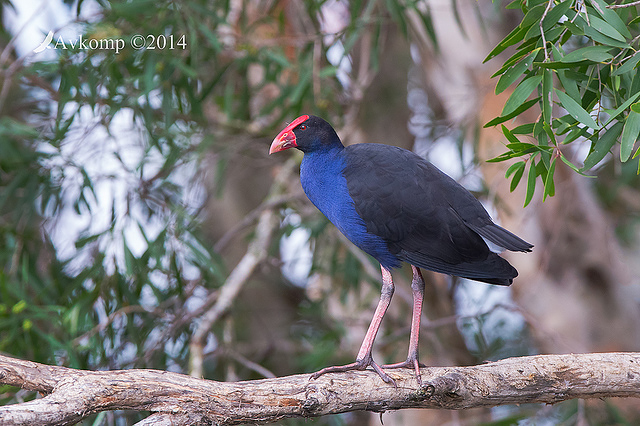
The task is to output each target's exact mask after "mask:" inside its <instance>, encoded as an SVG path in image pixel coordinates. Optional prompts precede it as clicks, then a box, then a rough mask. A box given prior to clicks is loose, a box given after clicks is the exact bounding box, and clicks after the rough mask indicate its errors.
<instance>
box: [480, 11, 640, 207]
mask: <svg viewBox="0 0 640 426" xmlns="http://www.w3.org/2000/svg"><path fill="white" fill-rule="evenodd" d="M625 3H630V2H627V1H623V2H621V3H620V4H615V5H614V2H605V1H604V0H589V1H587V2H583V1H574V0H565V1H553V0H548V1H545V0H532V1H522V2H520V1H514V2H512V3H511V4H509V5H508V6H507V8H510V9H520V10H521V11H522V13H523V15H524V16H523V18H522V21H521V22H520V24H519V25H518V26H517V27H516V28H514V29H513V31H511V32H510V33H509V34H508V35H507V36H506V37H505V38H504V39H503V40H502V41H501V42H500V43H498V45H497V46H496V47H495V48H494V49H493V51H492V52H491V53H490V54H489V55H488V56H487V58H486V59H485V61H487V60H490V59H492V58H494V57H496V56H497V55H499V54H501V53H503V52H505V51H506V50H507V49H508V48H511V47H512V46H516V48H515V52H512V54H511V56H510V57H509V59H507V60H506V61H505V62H504V64H503V65H502V67H501V68H500V69H499V70H498V71H497V72H496V73H495V74H494V77H499V79H498V82H497V84H496V89H495V91H496V93H501V92H503V91H505V90H507V89H511V88H513V91H512V92H511V94H510V96H509V99H508V100H507V101H506V103H505V105H504V108H503V110H502V113H501V115H500V116H499V117H496V118H495V119H493V120H491V121H490V122H489V123H487V124H486V126H495V125H498V124H501V123H505V122H508V121H510V120H512V119H514V118H517V117H522V116H523V114H526V111H527V110H529V109H531V108H533V107H534V106H537V107H538V108H539V110H540V111H541V113H540V115H539V116H538V117H537V119H536V120H535V121H532V122H531V120H530V119H526V118H525V119H524V121H525V122H524V123H523V124H519V125H518V126H517V127H515V128H512V129H509V128H508V127H506V126H505V125H502V131H503V133H504V135H505V137H506V139H507V145H506V148H507V151H506V152H505V153H504V154H502V155H500V156H499V157H497V158H495V159H494V160H493V161H503V160H508V159H512V158H522V159H521V160H520V161H518V162H516V163H513V164H512V165H511V167H510V168H509V169H508V171H507V177H510V178H511V189H512V190H513V189H515V188H516V187H517V186H518V184H519V183H520V182H521V181H522V179H523V177H525V176H526V178H525V179H524V182H525V183H524V184H525V185H526V187H527V191H526V196H525V201H524V204H525V206H526V205H527V204H529V203H530V202H531V200H532V199H533V193H534V191H535V184H536V181H537V180H538V178H539V179H540V180H541V181H542V183H543V187H544V197H543V198H546V197H547V196H552V195H554V193H555V186H554V179H553V176H554V172H555V167H556V161H557V160H558V159H560V160H561V161H563V162H564V163H565V164H567V165H568V166H569V167H571V168H572V169H573V170H574V171H575V172H577V173H581V174H586V173H587V172H589V171H590V170H592V169H593V168H594V167H595V166H596V165H598V164H599V163H601V161H602V160H603V159H605V157H606V156H607V154H608V153H610V152H617V154H616V158H617V159H619V161H620V162H622V163H626V162H628V161H630V160H632V159H636V158H638V154H640V149H636V148H634V146H635V144H636V141H637V140H638V138H639V136H640V77H639V74H638V72H637V66H638V63H639V61H640V56H639V55H637V54H636V53H637V49H638V35H639V34H640V32H639V30H640V27H639V26H638V24H639V22H640V17H639V16H638V10H637V7H636V6H635V5H632V4H629V5H625ZM521 121H522V120H521ZM523 137H526V140H527V141H523ZM584 140H587V141H588V142H589V144H590V149H589V152H588V155H587V156H586V158H584V161H583V164H582V166H578V165H576V164H574V163H576V161H575V160H573V159H572V157H573V156H574V155H572V154H571V153H570V150H569V149H568V148H567V147H565V145H568V144H571V143H572V142H576V141H579V142H580V141H584ZM580 160H581V161H582V159H580ZM639 160H640V159H639ZM637 172H638V173H640V162H639V163H638V165H637Z"/></svg>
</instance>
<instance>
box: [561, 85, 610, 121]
mask: <svg viewBox="0 0 640 426" xmlns="http://www.w3.org/2000/svg"><path fill="white" fill-rule="evenodd" d="M555 92H556V96H557V97H558V99H559V100H560V103H561V104H562V107H563V108H564V109H566V110H567V112H568V113H569V114H571V116H572V117H573V118H575V119H576V120H578V121H579V122H581V123H582V124H584V125H585V126H587V127H591V128H592V129H595V130H598V129H599V128H600V127H599V126H598V124H597V123H596V122H595V120H594V119H593V117H591V116H590V115H589V113H588V112H587V111H585V110H584V108H582V106H580V104H579V103H578V102H576V101H575V100H574V99H573V98H571V97H570V96H569V95H567V94H566V93H564V92H562V91H560V90H558V89H556V91H555Z"/></svg>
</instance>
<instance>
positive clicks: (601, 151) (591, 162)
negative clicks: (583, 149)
mask: <svg viewBox="0 0 640 426" xmlns="http://www.w3.org/2000/svg"><path fill="white" fill-rule="evenodd" d="M622 127H623V124H622V123H620V122H618V123H616V124H614V125H613V126H611V127H610V128H609V129H607V131H606V132H605V133H604V134H603V135H602V136H600V138H598V139H597V140H596V141H595V146H594V147H593V151H591V152H590V153H589V155H587V158H585V159H584V164H583V166H582V169H581V171H583V172H585V171H587V170H591V169H592V168H593V167H594V166H595V165H596V164H598V163H599V162H600V161H602V159H603V158H604V157H605V155H607V154H608V153H609V151H610V150H611V148H612V147H613V145H614V144H615V143H616V141H617V140H618V136H620V133H622ZM593 137H595V135H594V136H593Z"/></svg>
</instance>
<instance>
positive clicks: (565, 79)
mask: <svg viewBox="0 0 640 426" xmlns="http://www.w3.org/2000/svg"><path fill="white" fill-rule="evenodd" d="M556 75H557V76H558V80H560V83H561V84H562V87H564V90H565V92H567V95H569V96H571V97H572V98H573V99H580V89H578V84H577V83H576V80H574V79H573V78H571V75H570V73H569V72H567V71H566V70H558V71H556Z"/></svg>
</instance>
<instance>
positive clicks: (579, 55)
mask: <svg viewBox="0 0 640 426" xmlns="http://www.w3.org/2000/svg"><path fill="white" fill-rule="evenodd" d="M612 49H613V48H612V47H611V46H587V47H583V48H581V49H576V50H574V51H573V52H571V53H567V54H566V55H564V57H563V58H562V59H560V62H565V63H566V62H582V61H585V60H589V61H592V62H605V61H609V60H611V59H612V58H613V55H611V53H609V52H610V51H611V50H612Z"/></svg>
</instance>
